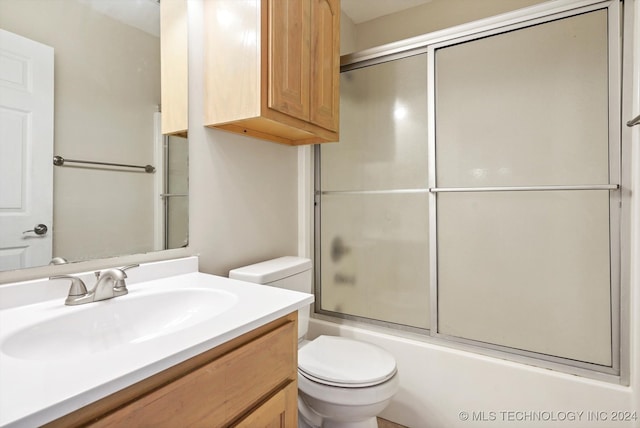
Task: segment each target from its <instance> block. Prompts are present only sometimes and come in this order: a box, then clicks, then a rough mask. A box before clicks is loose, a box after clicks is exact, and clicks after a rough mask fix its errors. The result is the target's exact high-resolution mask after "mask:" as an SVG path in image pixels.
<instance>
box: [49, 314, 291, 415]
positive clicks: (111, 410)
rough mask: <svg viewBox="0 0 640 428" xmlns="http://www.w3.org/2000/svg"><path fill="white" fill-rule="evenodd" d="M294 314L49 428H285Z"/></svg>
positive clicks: (289, 388)
mask: <svg viewBox="0 0 640 428" xmlns="http://www.w3.org/2000/svg"><path fill="white" fill-rule="evenodd" d="M297 329H298V327H297V312H295V313H292V314H290V315H287V316H285V317H283V318H280V319H278V320H276V321H274V322H272V323H269V324H267V325H265V326H263V327H260V328H258V329H256V330H253V331H251V332H249V333H247V334H244V335H242V336H240V337H238V338H236V339H234V340H232V341H230V342H227V343H225V344H223V345H220V346H218V347H216V348H214V349H212V350H210V351H207V352H205V353H203V354H200V355H198V356H196V357H193V358H191V359H190V360H187V361H185V362H183V363H181V364H178V365H177V366H174V367H172V368H170V369H167V370H165V371H164V372H161V373H158V374H156V375H154V376H152V377H150V378H148V379H145V380H144V381H142V382H139V383H137V384H135V385H132V386H130V387H129V388H126V389H124V390H123V391H120V392H118V393H115V394H113V395H111V396H109V397H106V398H104V399H102V400H100V401H98V402H96V403H93V404H91V405H89V406H87V407H85V408H82V409H80V410H78V411H76V412H74V413H71V414H70V415H67V416H65V417H63V418H60V419H58V420H56V421H54V422H52V423H50V424H49V425H47V426H50V427H72V426H90V427H96V428H97V427H131V428H133V427H189V426H193V427H202V426H206V427H235V426H237V427H247V428H249V427H251V428H261V427H290V428H295V427H296V426H297V423H298V401H297V397H298V395H297V394H298V384H297V352H298V350H297V331H298V330H297Z"/></svg>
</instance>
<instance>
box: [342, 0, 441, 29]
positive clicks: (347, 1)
mask: <svg viewBox="0 0 640 428" xmlns="http://www.w3.org/2000/svg"><path fill="white" fill-rule="evenodd" d="M431 1H432V0H341V3H342V4H341V9H342V11H343V12H344V13H345V14H346V15H347V16H348V17H349V18H351V20H352V21H353V23H354V24H360V23H361V22H366V21H370V20H372V19H375V18H378V17H380V16H384V15H390V14H392V13H395V12H399V11H401V10H405V9H409V8H412V7H415V6H419V5H421V4H425V3H430V2H431Z"/></svg>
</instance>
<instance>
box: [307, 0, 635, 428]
mask: <svg viewBox="0 0 640 428" xmlns="http://www.w3.org/2000/svg"><path fill="white" fill-rule="evenodd" d="M445 3H447V4H448V5H449V6H451V7H450V8H449V9H448V10H444V9H441V8H445V7H446V5H445ZM506 3H510V4H515V3H516V2H500V1H499V0H496V1H495V2H491V1H482V2H480V1H474V0H471V1H466V0H434V2H433V3H429V4H427V5H425V6H423V7H421V8H423V9H424V10H425V13H423V14H421V13H419V12H418V8H414V9H415V10H414V9H409V10H408V11H406V12H401V13H400V14H397V16H391V17H387V19H380V20H378V22H375V23H370V24H371V27H372V28H365V27H366V26H368V25H369V24H364V23H363V24H360V25H358V26H357V28H356V31H357V34H356V36H355V37H356V39H357V40H358V47H359V48H362V47H371V46H376V45H377V44H379V43H387V42H390V41H393V40H394V38H395V37H398V39H401V38H402V37H403V36H402V35H403V34H404V35H405V36H404V37H406V36H407V35H411V36H413V35H416V34H420V33H415V31H416V25H422V28H424V29H425V31H422V32H426V31H432V30H433V29H436V26H439V25H444V26H450V25H453V24H458V23H461V22H451V21H450V19H454V20H455V19H457V18H461V17H462V15H463V14H466V12H469V13H470V12H472V11H474V10H476V11H477V10H480V12H482V13H484V10H494V8H493V6H491V5H494V6H495V5H499V4H502V5H503V6H504V5H505V4H506ZM522 3H524V2H522ZM530 3H537V2H530ZM632 4H635V5H636V6H635V7H636V10H635V15H636V19H635V23H636V29H635V36H634V37H631V39H633V40H635V41H636V46H635V72H634V73H635V78H634V85H635V87H634V101H633V105H634V106H635V110H634V114H632V115H631V117H633V116H635V115H637V114H638V113H640V43H638V42H637V41H638V40H640V7H639V6H638V1H637V0H635V1H633V2H627V4H626V6H627V7H631V5H632ZM429 5H431V9H430V11H431V12H432V13H427V12H426V10H427V9H428V8H429V7H430V6H429ZM479 5H482V7H479ZM476 6H478V7H476ZM484 7H486V9H484ZM502 11H505V10H502ZM400 15H402V16H400ZM485 16H486V15H485ZM456 17H457V18H456ZM462 19H466V18H464V17H462ZM434 21H435V23H434ZM445 24H446V25H445ZM403 27H406V28H403ZM439 28H443V27H439ZM376 29H377V30H376ZM376 31H379V32H380V34H378V35H373V34H372V35H371V36H370V37H367V40H368V42H366V43H365V42H363V41H362V40H363V38H364V37H365V36H364V34H365V32H369V33H374V32H376ZM407 33H412V34H407ZM414 33H415V34H414ZM383 38H384V41H382V39H383ZM628 119H630V117H629V118H625V120H628ZM633 140H634V141H633V143H632V144H633V148H634V150H633V153H632V159H631V161H630V162H628V163H629V164H630V165H633V180H632V181H633V183H632V190H633V189H640V149H638V147H640V145H639V144H640V127H635V128H634V129H633ZM636 191H637V190H636ZM632 204H633V213H632V218H633V223H632V253H631V260H632V261H633V262H632V267H631V268H632V273H631V291H630V296H629V300H628V304H629V312H630V332H629V337H630V361H631V367H630V372H631V377H630V386H620V385H617V384H613V383H609V382H603V381H597V380H592V379H586V378H583V377H578V376H574V375H568V374H563V373H560V372H556V371H551V370H546V369H540V368H536V367H532V366H528V365H525V364H520V363H514V362H509V361H505V360H501V359H499V358H493V357H488V356H482V355H479V354H476V353H473V352H466V351H461V350H455V349H452V348H449V347H447V346H444V345H442V344H439V343H438V342H433V341H428V342H425V341H423V340H418V339H413V338H403V337H399V336H396V335H390V334H388V333H387V332H385V331H384V330H381V329H377V328H373V327H368V326H365V327H363V326H362V325H358V324H356V323H351V322H347V321H339V320H334V321H326V320H321V319H313V320H312V321H311V326H310V336H311V337H315V336H317V335H319V334H334V335H341V336H345V337H352V338H355V339H360V340H364V341H369V342H371V343H375V344H378V345H379V346H382V347H383V348H385V349H387V350H388V351H390V352H391V353H392V354H393V355H394V356H395V358H396V360H397V362H398V371H399V376H400V391H399V393H398V394H397V396H396V397H395V398H394V400H393V402H392V403H391V405H390V406H389V407H388V408H387V409H386V410H385V411H384V412H383V414H382V415H381V416H383V417H385V418H387V419H390V420H392V421H395V422H397V423H400V424H403V425H406V426H408V427H412V428H421V427H429V428H431V427H434V428H440V427H442V428H445V427H446V428H448V427H461V428H462V427H482V426H484V427H487V426H491V427H497V426H504V427H594V428H595V427H602V428H608V427H636V428H637V427H640V392H639V391H640V198H635V199H633V200H632ZM626 303H627V300H626V299H625V300H623V305H624V304H626ZM619 411H620V412H625V411H626V412H631V415H635V416H636V417H637V419H638V420H635V421H634V420H630V421H627V422H621V421H616V420H613V417H614V416H616V415H617V413H615V414H614V413H612V412H619ZM463 412H466V413H463ZM535 416H539V417H545V418H554V420H546V421H537V422H533V421H531V420H526V419H524V418H525V417H529V418H530V417H535ZM467 417H468V418H469V419H466V418H467ZM563 418H567V419H566V420H561V419H563Z"/></svg>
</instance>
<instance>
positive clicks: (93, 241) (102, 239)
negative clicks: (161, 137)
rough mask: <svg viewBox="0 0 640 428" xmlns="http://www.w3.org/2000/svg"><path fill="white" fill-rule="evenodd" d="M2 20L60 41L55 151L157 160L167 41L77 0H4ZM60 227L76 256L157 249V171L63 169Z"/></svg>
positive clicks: (62, 251) (27, 33)
mask: <svg viewBox="0 0 640 428" xmlns="http://www.w3.org/2000/svg"><path fill="white" fill-rule="evenodd" d="M0 27H1V28H3V29H5V30H8V31H11V32H14V33H17V34H20V35H22V36H24V37H27V38H30V39H32V40H35V41H38V42H41V43H44V44H47V45H49V46H52V47H53V48H54V51H55V53H54V55H55V60H54V61H55V65H54V67H55V68H54V73H55V104H54V116H55V124H54V126H55V130H54V154H56V155H61V156H63V157H66V158H68V159H82V160H95V161H104V162H116V163H128V164H141V165H145V164H147V163H152V162H153V113H154V112H155V111H156V109H157V105H158V104H159V103H160V43H159V38H157V37H154V36H151V35H149V34H147V33H144V32H142V31H140V30H137V29H134V28H132V27H129V26H126V25H123V24H120V23H118V22H117V21H115V20H113V19H111V18H108V17H106V16H104V15H102V14H99V13H97V12H95V11H93V10H92V9H90V8H89V7H88V6H86V5H83V4H80V3H77V2H74V1H67V2H60V1H51V0H28V1H24V0H2V1H0ZM88 88H89V89H88ZM53 233H54V235H53V237H54V239H53V242H54V248H53V254H54V256H62V257H65V258H67V259H69V260H83V259H86V258H88V257H91V258H100V257H106V256H113V255H118V254H135V253H142V252H147V251H150V250H151V249H152V248H153V175H152V174H145V173H137V172H113V171H104V170H97V169H85V168H67V167H65V168H58V167H55V168H54V223H53Z"/></svg>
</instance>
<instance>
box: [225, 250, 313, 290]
mask: <svg viewBox="0 0 640 428" xmlns="http://www.w3.org/2000/svg"><path fill="white" fill-rule="evenodd" d="M310 269H311V260H309V259H305V258H303V257H293V256H285V257H279V258H277V259H272V260H267V261H264V262H260V263H256V264H253V265H249V266H244V267H240V268H237V269H233V270H231V271H229V278H231V279H239V280H241V281H248V282H254V283H257V284H268V283H270V282H273V281H278V280H280V279H283V278H287V277H289V276H293V275H296V274H298V273H301V272H304V271H307V270H310Z"/></svg>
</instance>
